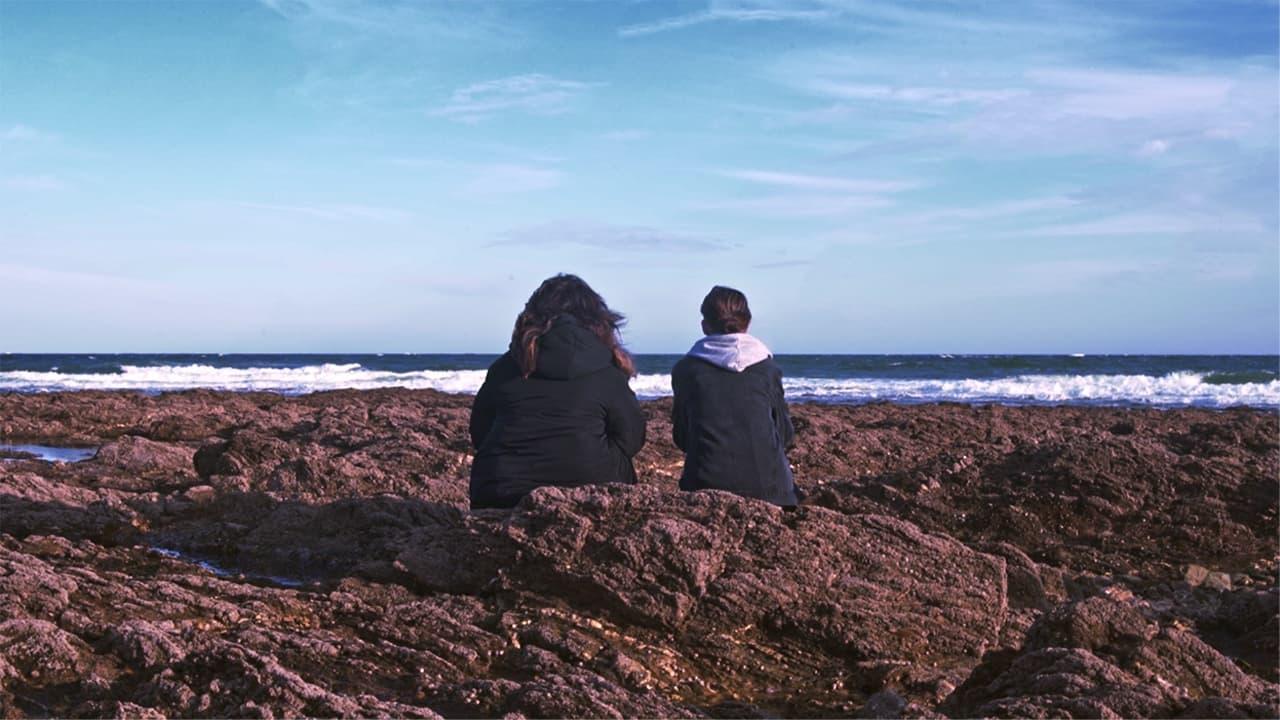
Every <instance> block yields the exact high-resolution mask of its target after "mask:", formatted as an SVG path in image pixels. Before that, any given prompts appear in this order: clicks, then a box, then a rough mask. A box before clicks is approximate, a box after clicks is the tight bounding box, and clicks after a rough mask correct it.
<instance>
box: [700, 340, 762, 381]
mask: <svg viewBox="0 0 1280 720" xmlns="http://www.w3.org/2000/svg"><path fill="white" fill-rule="evenodd" d="M689 356H690V357H696V358H698V359H700V360H706V361H707V362H709V363H711V364H712V365H716V366H718V367H722V368H724V369H726V370H732V371H734V372H742V371H743V370H746V369H747V368H749V367H751V366H752V365H755V364H756V363H758V362H760V361H761V360H767V359H769V358H771V357H773V353H771V352H769V348H767V347H765V344H764V343H762V342H760V341H759V340H757V339H756V338H754V337H752V336H751V335H748V334H747V333H729V334H727V335H708V336H706V337H704V338H702V339H701V340H699V341H698V342H696V343H694V344H693V348H692V349H691V350H689Z"/></svg>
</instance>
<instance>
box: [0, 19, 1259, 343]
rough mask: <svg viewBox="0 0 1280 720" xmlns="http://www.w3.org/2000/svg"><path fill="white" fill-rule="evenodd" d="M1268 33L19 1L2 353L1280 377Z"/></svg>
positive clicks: (3, 23) (1, 138)
mask: <svg viewBox="0 0 1280 720" xmlns="http://www.w3.org/2000/svg"><path fill="white" fill-rule="evenodd" d="M1278 13H1280V11H1278V9H1277V3H1276V2H1274V1H1273V0H1262V1H1251V0H1215V1H1214V2H1201V1H1199V0H1160V1H1159V2H1157V1H1155V0H1152V1H1150V2H1146V1H1141V0H1112V1H1106V2H1103V1H1098V2H1069V1H1066V0H1051V1H1030V2H1020V1H1018V2H1015V1H1014V0H1008V1H995V2H981V3H976V2H969V1H967V0H966V1H961V0H901V1H899V2H893V1H891V0H880V1H877V2H863V1H860V0H812V1H808V0H794V1H792V0H787V1H786V2H781V1H775V0H759V1H750V2H747V1H733V2H711V3H709V4H708V3H707V2H680V3H665V2H644V3H638V2H637V3H633V2H621V1H620V2H599V3H586V2H574V3H568V4H562V5H561V4H552V3H544V2H496V3H486V2H467V3H459V4H426V3H417V2H410V3H395V2H346V1H340V0H268V1H264V2H233V1H231V0H226V1H213V0H205V1H193V2H172V3H161V2H138V3H131V2H109V3H88V2H70V1H65V2H59V1H54V2H17V1H15V0H0V217H3V218H4V220H3V223H0V306H2V307H4V308H5V309H6V310H7V312H5V313H4V317H3V321H2V322H0V328H3V330H2V331H0V350H8V351H12V352H42V351H48V352H77V351H82V352H95V351H96V352H111V351H152V352H158V351H206V352H208V351H219V352H253V351H258V352H273V351H280V352H302V351H317V352H326V351H333V352H338V351H351V352H356V351H370V352H378V351H384V352H400V351H415V352H451V351H476V352H496V351H500V350H502V349H503V348H504V347H505V343H506V338H507V337H508V336H509V333H510V327H511V323H512V320H513V319H514V316H515V314H516V312H517V311H518V310H519V308H520V307H521V305H522V304H523V302H524V300H525V299H526V298H527V296H528V294H529V293H530V292H531V291H532V290H533V288H534V287H536V286H537V284H538V282H539V281H541V279H542V278H544V277H546V276H547V275H550V274H553V273H555V272H559V271H565V272H576V273H578V274H580V275H582V276H583V277H584V278H585V279H586V280H587V281H588V282H590V283H591V284H592V285H593V286H594V287H595V288H596V289H597V290H599V291H600V292H601V293H602V294H603V295H604V296H605V297H606V298H607V299H608V301H609V302H610V304H611V305H613V306H615V307H616V308H617V309H619V310H621V311H622V312H624V313H626V314H628V316H629V317H630V324H629V326H628V329H627V333H626V339H627V341H628V343H629V345H630V346H631V347H632V348H633V349H634V350H637V351H640V352H663V351H681V350H683V349H685V348H686V347H687V346H688V345H689V343H690V342H691V341H692V339H693V338H694V336H695V335H696V334H697V332H698V316H697V307H698V303H699V302H700V301H701V298H702V296H703V294H705V292H706V290H707V289H708V288H709V287H710V286H711V285H712V284H716V283H720V284H728V285H733V286H736V287H739V288H741V289H742V290H744V291H745V292H746V293H747V294H748V297H749V298H750V299H751V302H752V307H753V310H754V312H755V315H756V325H755V326H754V327H753V330H754V331H755V332H756V333H757V334H758V335H760V336H761V337H763V338H764V339H765V340H766V341H768V342H769V343H770V344H771V345H772V346H773V347H774V348H775V350H776V351H778V352H854V353H858V352H868V353H878V352H978V353H981V352H1089V353H1100V352H1191V353H1218V352H1241V353H1273V352H1276V351H1277V349H1278V348H1280V277H1278V270H1280V254H1278V245H1280V242H1278V228H1280V222H1278V219H1277V215H1278V210H1277V197H1278V193H1280V179H1278V173H1277V160H1278V151H1277V141H1278V138H1277V135H1278V131H1277V127H1278V123H1280V117H1278V112H1277V109H1278V103H1280V100H1278V97H1277V77H1278V72H1280V70H1278V65H1277V63H1278V52H1280V50H1278V48H1277V28H1278V26H1280V22H1278Z"/></svg>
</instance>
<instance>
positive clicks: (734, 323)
mask: <svg viewBox="0 0 1280 720" xmlns="http://www.w3.org/2000/svg"><path fill="white" fill-rule="evenodd" d="M702 327H703V329H704V331H705V332H706V333H707V334H708V335H725V334H728V333H744V332H746V331H747V328H749V327H751V308H750V307H748V306H747V296H746V295H743V294H742V292H741V291H740V290H734V289H733V288H731V287H724V286H723V285H716V286H715V287H713V288H711V292H709V293H707V296H706V297H705V298H703V299H702Z"/></svg>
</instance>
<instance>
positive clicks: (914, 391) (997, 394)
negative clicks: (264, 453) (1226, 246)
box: [0, 363, 1280, 407]
mask: <svg viewBox="0 0 1280 720" xmlns="http://www.w3.org/2000/svg"><path fill="white" fill-rule="evenodd" d="M484 376H485V371H483V370H416V371H411V372H388V371H381V370H370V369H367V368H364V367H362V366H360V365H358V364H355V363H352V364H346V365H335V364H326V365H310V366H305V367H298V368H216V367H212V366H209V365H178V366H161V367H138V366H131V365H126V366H124V367H123V368H122V371H121V372H119V373H111V374H71V373H59V372H33V371H14V372H0V391H15V390H16V391H19V392H42V391H56V390H140V391H144V392H160V391H167V390H186V389H191V388H210V389H215V390H237V391H249V390H265V391H272V392H281V393H290V394H298V393H308V392H316V391H319V390H337V389H344V388H353V389H370V388H382V387H404V388H411V389H432V390H442V391H444V392H452V393H474V392H476V391H477V390H478V389H479V388H480V384H481V383H482V382H484ZM1204 377H1205V376H1204V375H1203V374H1200V373H1193V372H1175V373H1170V374H1168V375H1164V376H1159V377H1157V376H1150V375H1018V376H1012V377H1006V378H994V379H935V380H927V379H926V380H920V379H915V380H900V379H884V378H841V379H837V378H816V377H797V378H786V379H784V380H783V386H784V388H785V390H786V393H787V398H788V399H790V400H818V401H824V402H843V403H859V402H872V401H877V400H888V401H893V402H938V401H954V402H999V403H1028V404H1056V403H1080V404H1103V405H1105V404H1145V405H1154V406H1159V407H1176V406H1188V405H1195V406H1201V407H1229V406H1232V405H1250V406H1255V407H1280V380H1272V381H1270V382H1257V383H1240V384H1212V383H1206V382H1204ZM631 387H632V389H634V390H635V392H636V394H637V395H639V396H640V397H642V398H656V397H665V396H669V395H670V394H671V379H670V377H668V376H667V375H666V374H650V375H640V376H638V377H636V378H635V379H633V380H632V381H631Z"/></svg>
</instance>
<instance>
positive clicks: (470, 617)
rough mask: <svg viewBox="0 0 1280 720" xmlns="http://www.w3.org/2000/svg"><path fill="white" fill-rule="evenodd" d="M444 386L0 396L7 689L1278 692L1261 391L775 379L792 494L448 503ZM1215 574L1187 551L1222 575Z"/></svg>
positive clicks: (456, 415) (616, 707)
mask: <svg viewBox="0 0 1280 720" xmlns="http://www.w3.org/2000/svg"><path fill="white" fill-rule="evenodd" d="M468 405H469V398H465V397H457V396H449V395H443V394H439V393H433V392H429V391H404V390H379V391H366V392H356V391H341V392H332V393H318V394H314V395H308V396H301V397H281V396H278V395H272V394H265V393H252V394H232V393H217V392H210V391H191V392H183V393H172V394H165V395H159V396H147V395H141V394H136V393H107V392H85V393H69V394H49V395H16V394H9V395H0V442H43V443H44V444H52V445H59V444H65V445H77V446H95V447H99V448H100V449H99V451H98V454H97V456H96V457H95V458H94V459H92V460H89V461H87V462H83V463H75V464H50V463H45V462H39V461H35V460H31V459H11V460H0V713H2V714H4V715H5V716H23V715H89V716H131V717H132V716H157V717H158V716H162V715H163V716H174V715H181V716H228V715H230V716H263V717H269V716H280V715H324V716H333V715H347V716H349V715H381V716H401V717H436V716H439V715H442V716H445V717H477V716H487V717H501V716H504V715H523V716H527V717H549V716H580V717H631V716H646V717H648V716H672V717H680V716H684V717H708V716H709V717H768V716H774V715H783V716H794V715H798V716H814V715H820V716H832V715H853V714H855V713H856V714H859V715H861V716H865V717H872V716H874V717H938V716H940V715H939V714H940V713H948V714H952V715H958V716H969V715H1006V716H1015V715H1016V716H1023V715H1026V716H1067V715H1070V716H1084V715H1089V716H1108V715H1120V716H1159V717H1199V716H1209V717H1269V716H1275V715H1276V714H1278V713H1280V701H1278V700H1277V686H1276V685H1275V684H1274V682H1275V681H1276V679H1277V667H1276V666H1277V648H1276V637H1277V632H1276V628H1277V621H1278V618H1280V607H1278V605H1280V603H1278V602H1277V601H1278V599H1280V592H1278V591H1277V587H1276V556H1277V548H1276V539H1275V523H1276V507H1277V496H1276V493H1277V489H1276V484H1275V478H1276V477H1277V473H1280V440H1278V432H1277V418H1276V417H1275V415H1274V414H1272V413H1263V412H1252V411H1240V410H1236V411H1227V412H1209V411H1195V410H1187V411H1144V410H1116V409H1099V408H1005V407H978V408H974V407H968V406H961V405H932V406H920V407H900V406H892V405H870V406H862V407H827V406H814V405H809V406H797V407H795V408H794V415H795V419H796V424H797V428H798V431H799V435H798V438H799V439H798V446H797V448H796V449H795V450H794V451H793V452H792V454H791V457H792V460H793V463H794V465H795V467H796V477H797V481H798V482H799V484H800V485H801V486H802V487H803V488H804V489H806V490H807V491H809V493H810V496H809V499H808V500H807V501H806V503H805V504H804V505H802V506H801V507H800V508H799V509H798V510H796V511H795V512H784V511H782V510H780V509H777V508H773V507H771V506H767V505H764V504H761V503H757V502H754V501H748V500H743V499H740V498H736V497H732V496H729V495H725V494H722V493H700V494H695V495H686V494H681V493H678V492H677V491H676V490H675V480H676V478H677V477H678V475H679V471H680V456H679V454H678V453H677V452H676V451H675V449H674V448H673V447H672V446H671V444H670V442H669V439H668V438H669V434H670V424H669V421H668V419H667V414H668V413H669V410H670V405H669V402H668V401H658V402H651V403H645V405H644V409H645V413H646V415H647V416H648V418H649V425H650V427H649V436H650V444H649V445H648V446H646V448H645V449H644V450H643V451H642V453H641V454H640V456H639V457H638V458H637V468H638V470H639V474H640V477H641V483H642V484H641V486H640V487H635V488H620V487H596V488H584V489H579V490H573V491H565V490H558V489H546V490H543V491H539V492H538V493H535V494H534V495H532V496H531V497H529V498H528V499H526V501H525V502H524V503H522V505H521V506H520V507H519V508H517V509H516V510H515V511H513V512H499V511H480V512H475V513H472V512H469V511H467V509H466V477H467V473H468V469H469V463H470V456H469V455H468V446H467V440H466V419H467V408H468ZM1211 579H1212V581H1211Z"/></svg>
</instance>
